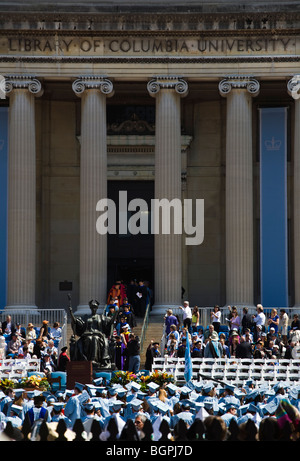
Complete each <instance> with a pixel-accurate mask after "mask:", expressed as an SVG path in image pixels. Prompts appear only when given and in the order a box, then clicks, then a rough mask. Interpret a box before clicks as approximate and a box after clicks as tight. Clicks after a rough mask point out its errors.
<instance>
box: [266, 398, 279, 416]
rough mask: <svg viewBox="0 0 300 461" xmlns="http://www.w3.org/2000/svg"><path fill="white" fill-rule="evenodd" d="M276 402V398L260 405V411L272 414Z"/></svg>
mask: <svg viewBox="0 0 300 461" xmlns="http://www.w3.org/2000/svg"><path fill="white" fill-rule="evenodd" d="M277 406H278V402H277V401H276V400H271V401H270V402H268V403H266V404H265V405H264V406H263V407H262V411H263V413H265V414H269V415H273V414H274V413H275V411H276V410H277Z"/></svg>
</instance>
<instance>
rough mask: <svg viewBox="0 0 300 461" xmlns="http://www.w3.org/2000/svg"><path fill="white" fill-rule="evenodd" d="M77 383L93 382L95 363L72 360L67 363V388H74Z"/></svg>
mask: <svg viewBox="0 0 300 461" xmlns="http://www.w3.org/2000/svg"><path fill="white" fill-rule="evenodd" d="M75 383H82V384H92V383H93V365H92V362H88V361H84V360H82V361H78V362H77V361H71V362H68V364H67V388H68V389H74V385H75Z"/></svg>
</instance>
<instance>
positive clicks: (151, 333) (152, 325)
mask: <svg viewBox="0 0 300 461" xmlns="http://www.w3.org/2000/svg"><path fill="white" fill-rule="evenodd" d="M137 320H138V321H137V326H136V328H135V329H134V333H135V334H136V335H137V336H140V334H141V331H142V327H143V321H142V319H137ZM162 335H163V321H162V318H161V317H160V316H151V315H150V317H149V322H148V327H147V331H146V335H145V339H144V343H143V347H142V350H141V369H142V368H144V365H145V360H146V350H147V347H148V346H149V344H150V342H151V339H153V341H158V342H159V344H160V343H161V338H162Z"/></svg>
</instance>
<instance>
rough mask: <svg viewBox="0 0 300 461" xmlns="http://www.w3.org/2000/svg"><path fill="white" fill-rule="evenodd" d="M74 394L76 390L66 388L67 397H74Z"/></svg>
mask: <svg viewBox="0 0 300 461" xmlns="http://www.w3.org/2000/svg"><path fill="white" fill-rule="evenodd" d="M73 394H74V392H73V391H71V389H66V390H65V396H66V397H72V395H73Z"/></svg>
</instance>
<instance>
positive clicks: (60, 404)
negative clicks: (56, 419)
mask: <svg viewBox="0 0 300 461" xmlns="http://www.w3.org/2000/svg"><path fill="white" fill-rule="evenodd" d="M53 408H54V410H55V411H61V410H62V409H63V408H64V403H63V402H54V403H53Z"/></svg>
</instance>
